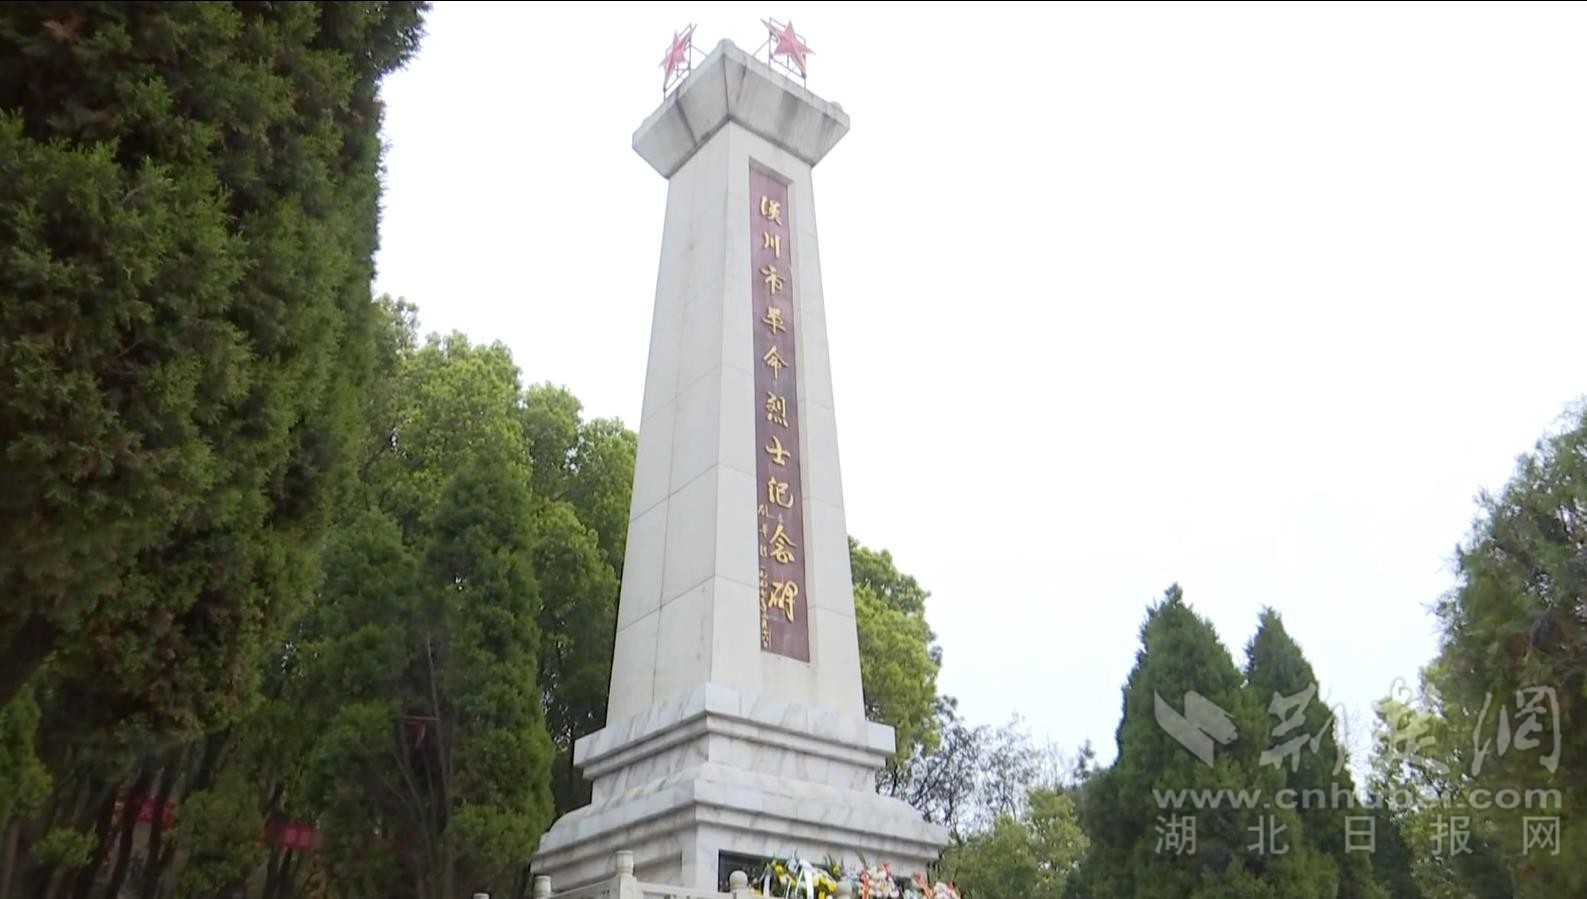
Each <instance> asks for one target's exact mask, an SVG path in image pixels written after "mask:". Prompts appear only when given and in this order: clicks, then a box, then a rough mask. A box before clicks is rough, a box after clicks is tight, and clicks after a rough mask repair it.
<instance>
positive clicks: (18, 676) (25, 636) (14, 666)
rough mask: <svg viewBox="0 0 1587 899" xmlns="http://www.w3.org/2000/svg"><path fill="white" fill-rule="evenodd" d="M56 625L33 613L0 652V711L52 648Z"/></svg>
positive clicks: (53, 646)
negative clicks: (3, 650)
mask: <svg viewBox="0 0 1587 899" xmlns="http://www.w3.org/2000/svg"><path fill="white" fill-rule="evenodd" d="M55 637H56V630H55V625H53V624H51V623H50V622H49V619H47V618H45V617H44V616H43V615H39V614H37V613H34V614H32V615H29V616H28V619H27V620H26V621H24V622H22V626H21V627H19V628H17V631H16V633H15V634H12V635H11V642H10V645H8V646H7V647H6V648H5V652H0V709H3V708H5V707H6V706H7V705H8V704H9V703H10V702H11V698H12V697H13V696H15V695H17V691H18V690H21V689H22V685H23V684H25V683H27V682H28V678H30V677H32V676H33V672H34V671H36V670H37V669H38V667H39V666H40V665H42V664H43V663H44V660H45V659H46V658H47V657H48V656H49V654H50V651H51V650H52V649H54V648H55Z"/></svg>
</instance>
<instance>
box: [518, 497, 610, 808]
mask: <svg viewBox="0 0 1587 899" xmlns="http://www.w3.org/2000/svg"><path fill="white" fill-rule="evenodd" d="M535 511H536V525H535V544H534V550H533V560H534V568H535V571H536V572H538V573H539V577H540V592H541V596H542V597H543V600H542V602H541V604H540V621H539V629H540V641H541V642H540V689H541V690H542V691H543V693H544V696H545V712H546V723H547V726H548V727H549V728H550V732H551V736H552V739H553V740H554V741H555V743H556V745H557V750H558V759H557V765H556V773H555V776H554V779H553V791H554V793H555V796H556V800H557V802H556V805H557V810H558V811H559V812H565V811H568V810H570V809H573V808H577V807H579V806H581V805H584V804H586V803H587V802H588V801H589V787H588V784H587V783H586V782H585V781H584V779H583V777H581V776H580V774H579V772H578V770H577V768H575V767H574V764H573V741H574V740H576V739H578V738H579V737H582V736H584V735H585V734H588V733H593V732H594V731H597V730H599V729H600V728H601V727H602V726H604V725H605V723H606V699H607V691H608V689H609V687H610V683H611V674H612V641H613V638H614V627H615V625H616V621H617V577H616V575H615V574H614V573H613V572H612V569H611V567H610V566H608V565H607V563H606V560H605V558H604V557H603V556H602V555H601V552H600V547H599V541H598V538H597V537H596V535H595V532H594V531H592V530H591V529H589V528H588V527H586V526H585V525H584V524H583V523H582V522H580V521H579V519H578V516H577V515H576V514H575V513H574V511H573V507H572V506H571V505H570V504H568V503H566V502H560V501H558V502H546V503H541V504H540V505H539V506H538V507H537V508H536V510H535Z"/></svg>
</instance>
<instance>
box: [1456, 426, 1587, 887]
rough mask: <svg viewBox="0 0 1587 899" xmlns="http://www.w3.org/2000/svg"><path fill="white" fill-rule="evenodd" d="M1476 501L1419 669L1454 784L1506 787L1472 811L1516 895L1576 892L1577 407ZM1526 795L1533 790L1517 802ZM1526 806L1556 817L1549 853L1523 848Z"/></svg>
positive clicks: (1585, 783) (1585, 841) (1583, 505)
mask: <svg viewBox="0 0 1587 899" xmlns="http://www.w3.org/2000/svg"><path fill="white" fill-rule="evenodd" d="M1481 507H1482V509H1481V515H1480V517H1479V519H1478V521H1477V522H1476V524H1475V525H1474V527H1473V529H1472V533H1471V534H1470V536H1469V537H1468V538H1467V540H1466V541H1465V542H1464V544H1463V545H1462V546H1460V547H1459V551H1458V554H1457V570H1456V573H1457V578H1458V579H1457V584H1456V586H1455V589H1454V590H1452V591H1451V592H1450V593H1449V595H1448V596H1446V597H1445V598H1444V599H1443V600H1442V601H1441V602H1440V603H1439V605H1438V608H1437V613H1438V619H1439V622H1440V625H1441V627H1442V631H1443V633H1442V641H1441V647H1440V652H1439V657H1438V659H1437V661H1436V663H1435V664H1434V665H1433V666H1432V667H1431V668H1430V670H1429V682H1430V686H1431V687H1432V693H1433V694H1434V695H1435V697H1436V711H1437V712H1438V713H1439V714H1440V716H1441V717H1442V718H1443V724H1444V726H1445V728H1446V729H1447V730H1448V731H1449V733H1450V734H1451V736H1452V740H1451V743H1450V744H1449V745H1450V754H1449V757H1448V760H1449V768H1450V770H1451V772H1452V774H1453V776H1454V777H1456V778H1457V782H1456V785H1455V788H1456V789H1458V790H1461V791H1463V792H1465V793H1467V794H1469V793H1470V791H1473V790H1479V789H1480V790H1485V791H1488V792H1487V794H1486V795H1488V796H1490V797H1498V796H1500V795H1510V796H1514V797H1518V801H1517V803H1516V804H1515V807H1513V808H1512V809H1508V810H1507V809H1501V808H1488V809H1486V810H1484V812H1483V817H1484V818H1485V819H1487V820H1488V821H1490V822H1492V826H1493V832H1494V838H1495V840H1496V841H1497V847H1498V850H1499V852H1500V853H1501V855H1502V856H1503V858H1504V861H1505V863H1506V865H1507V867H1508V868H1509V870H1510V872H1511V873H1512V875H1513V877H1514V880H1515V887H1516V894H1517V895H1520V896H1565V895H1582V894H1584V893H1587V816H1584V815H1583V813H1582V811H1581V810H1582V809H1583V808H1587V716H1584V714H1583V708H1584V703H1583V697H1587V618H1584V614H1583V604H1582V597H1583V596H1587V564H1584V560H1587V411H1584V410H1577V411H1576V412H1575V414H1574V416H1573V418H1572V420H1571V421H1570V426H1569V427H1568V428H1567V429H1565V430H1562V431H1560V432H1558V433H1556V434H1553V435H1550V436H1547V437H1545V438H1544V439H1542V440H1540V441H1538V443H1537V445H1536V446H1535V447H1534V448H1533V450H1532V451H1531V452H1530V453H1527V454H1525V455H1524V456H1522V457H1521V458H1520V460H1519V461H1518V463H1517V465H1516V468H1515V471H1514V473H1513V474H1512V476H1511V478H1510V480H1509V482H1508V483H1507V484H1506V485H1505V486H1504V488H1503V489H1502V490H1501V491H1500V492H1499V493H1498V494H1497V495H1492V494H1487V493H1484V494H1483V495H1482V497H1481ZM1500 791H1504V793H1502V794H1501V792H1500ZM1512 791H1513V792H1512ZM1549 791H1557V792H1555V793H1550V792H1549ZM1527 796H1533V797H1539V801H1538V802H1532V800H1526V801H1520V800H1521V799H1524V798H1525V797H1527ZM1550 796H1553V797H1554V799H1553V800H1550V799H1549V798H1548V797H1550ZM1540 805H1541V807H1539V806H1540ZM1527 816H1540V817H1556V816H1557V818H1558V825H1559V827H1558V831H1559V836H1560V845H1559V847H1558V853H1557V854H1555V852H1554V851H1553V849H1552V847H1551V848H1550V849H1548V850H1547V851H1538V850H1536V849H1533V850H1532V851H1530V852H1528V851H1526V848H1527V847H1526V845H1525V836H1526V832H1525V826H1524V825H1525V821H1524V819H1525V818H1526V817H1527Z"/></svg>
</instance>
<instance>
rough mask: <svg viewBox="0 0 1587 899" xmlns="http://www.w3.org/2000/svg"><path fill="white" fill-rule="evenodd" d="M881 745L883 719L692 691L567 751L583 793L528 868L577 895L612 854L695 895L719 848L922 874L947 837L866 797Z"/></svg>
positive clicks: (883, 751) (642, 875) (711, 884)
mask: <svg viewBox="0 0 1587 899" xmlns="http://www.w3.org/2000/svg"><path fill="white" fill-rule="evenodd" d="M893 747H894V737H893V732H892V728H890V727H886V726H884V725H879V724H875V723H872V722H870V721H866V720H864V719H857V718H852V717H848V716H844V715H841V714H838V713H834V712H830V711H824V710H820V709H811V708H808V707H803V706H798V705H791V704H787V703H780V702H773V701H769V700H765V699H758V698H755V697H750V696H745V695H743V694H741V693H739V692H737V691H735V690H733V689H731V688H728V687H724V686H722V685H721V684H713V683H707V684H703V685H701V686H699V687H697V688H695V689H694V690H692V691H690V692H689V693H687V694H685V695H683V696H681V697H679V698H677V699H675V700H673V701H671V702H667V703H663V704H661V705H657V706H654V707H652V708H651V709H650V710H649V711H647V712H644V713H642V714H639V715H636V716H634V717H632V718H630V719H628V720H627V721H623V722H618V723H617V724H615V725H612V726H608V727H607V728H606V729H604V730H601V731H598V732H596V733H594V734H591V735H589V736H588V737H585V738H584V739H582V740H580V741H579V742H578V743H577V744H575V747H574V760H575V762H577V763H578V764H579V765H580V766H581V767H582V768H583V770H584V772H585V776H586V777H589V778H590V779H591V780H592V781H593V784H594V795H593V798H592V801H591V803H590V804H589V805H588V806H586V807H584V808H581V809H577V810H575V811H573V812H570V813H568V814H567V815H565V816H564V817H563V818H561V819H560V820H558V821H557V822H556V824H555V826H553V827H552V829H551V830H550V832H548V833H547V834H546V836H545V838H544V839H543V840H541V844H540V849H539V851H538V853H536V856H535V859H534V873H535V874H537V875H548V876H550V878H551V882H552V883H554V884H556V885H557V888H558V889H559V890H562V889H575V888H579V887H582V886H585V885H588V884H592V883H595V882H597V881H599V880H602V879H604V878H607V877H610V876H611V873H612V872H611V859H612V857H613V853H614V852H617V851H619V850H631V851H632V852H633V857H634V873H635V875H636V876H637V877H638V878H639V879H640V880H644V881H649V882H653V883H666V884H674V885H677V886H680V887H684V888H689V889H700V890H707V889H710V890H714V889H716V888H717V886H718V883H719V873H720V872H719V864H720V858H721V854H722V853H732V854H734V855H747V856H754V857H761V858H764V857H771V856H785V855H789V854H798V855H800V856H803V857H805V858H809V859H812V860H824V859H826V858H828V857H832V858H837V859H841V860H843V861H844V862H845V863H855V864H858V863H861V862H865V863H870V864H875V863H879V862H882V861H886V862H889V863H891V864H892V865H893V867H894V868H895V869H896V870H905V871H908V870H918V871H924V870H926V867H927V865H929V864H931V863H932V862H934V861H935V860H936V858H937V855H938V853H939V851H940V849H941V847H942V846H943V845H944V844H945V843H946V842H947V839H948V834H947V832H946V830H945V829H943V828H942V827H939V826H937V825H934V824H930V823H928V822H926V821H925V820H924V819H923V818H921V816H920V814H919V813H918V812H916V811H915V810H914V809H912V808H910V807H909V806H908V805H906V804H905V803H903V802H901V801H899V800H896V799H891V798H888V797H884V796H880V795H878V794H877V793H876V791H875V786H874V784H875V773H876V771H877V770H879V769H880V768H881V767H882V765H883V764H884V763H885V761H886V759H887V757H888V756H890V755H891V754H892V752H893Z"/></svg>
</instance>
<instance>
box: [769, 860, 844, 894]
mask: <svg viewBox="0 0 1587 899" xmlns="http://www.w3.org/2000/svg"><path fill="white" fill-rule="evenodd" d="M842 878H843V868H842V866H841V865H839V864H838V863H836V862H828V863H827V864H826V865H825V866H818V865H816V864H814V863H812V862H810V861H807V860H806V859H802V858H800V857H798V856H797V855H794V856H789V857H788V858H786V859H772V860H771V861H770V862H768V863H767V864H766V867H765V869H764V870H762V871H761V875H760V878H759V882H758V883H755V884H754V886H755V892H756V893H757V894H758V895H761V896H771V897H787V899H832V897H833V896H834V895H836V894H837V891H838V881H839V880H841V879H842Z"/></svg>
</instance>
